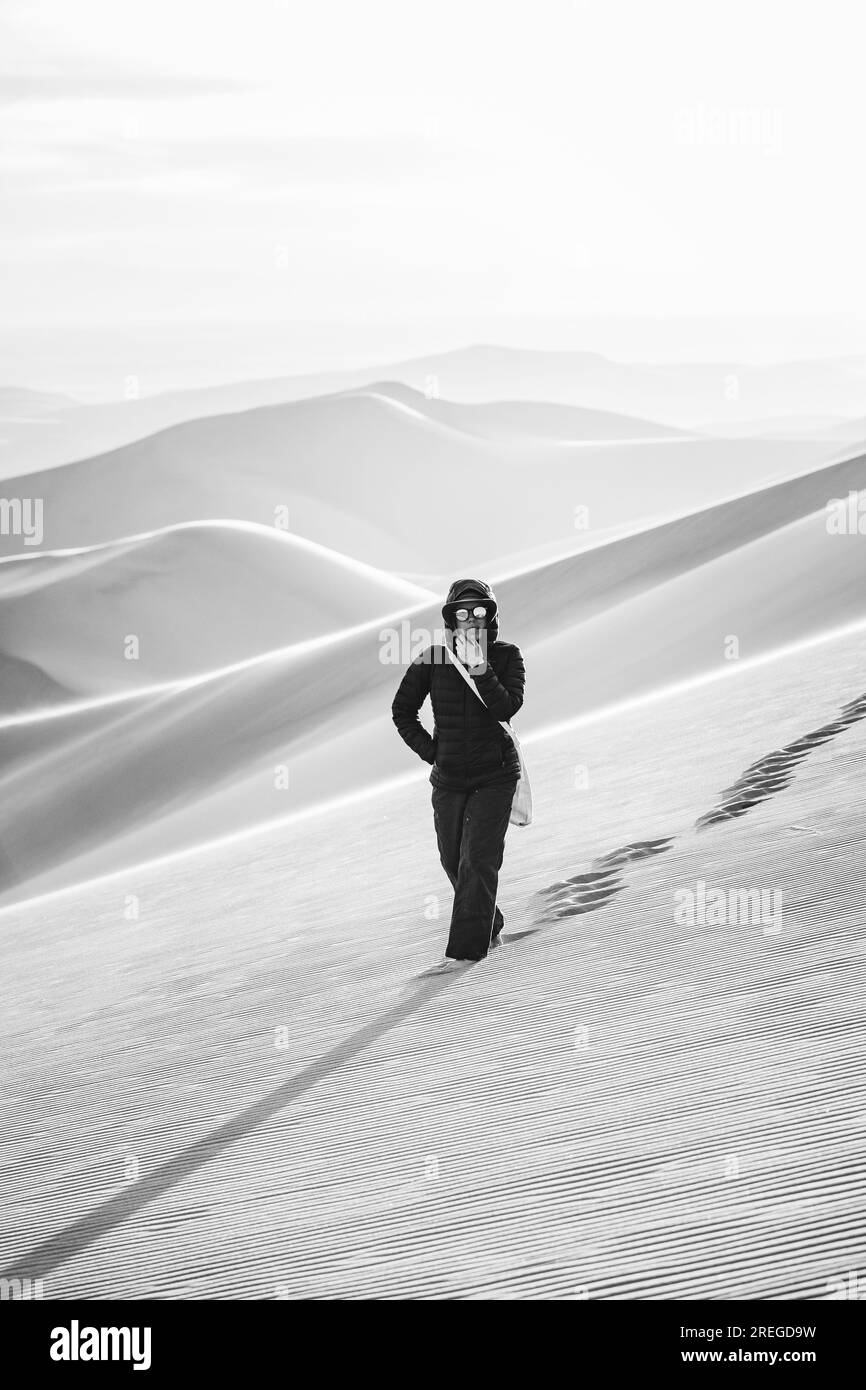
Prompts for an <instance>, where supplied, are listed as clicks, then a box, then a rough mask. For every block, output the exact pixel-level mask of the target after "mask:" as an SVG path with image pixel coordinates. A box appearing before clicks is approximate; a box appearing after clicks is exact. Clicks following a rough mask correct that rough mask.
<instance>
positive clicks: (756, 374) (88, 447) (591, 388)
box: [0, 344, 864, 478]
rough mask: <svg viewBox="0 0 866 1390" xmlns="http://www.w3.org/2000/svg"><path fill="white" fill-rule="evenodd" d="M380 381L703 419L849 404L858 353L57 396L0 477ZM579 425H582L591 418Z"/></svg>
mask: <svg viewBox="0 0 866 1390" xmlns="http://www.w3.org/2000/svg"><path fill="white" fill-rule="evenodd" d="M383 381H388V382H401V383H402V384H403V385H404V386H405V387H409V388H412V389H414V390H415V391H416V392H419V393H422V394H423V393H429V392H430V391H431V390H433V391H435V392H436V393H437V394H438V395H439V397H441V398H444V399H446V400H448V401H453V402H464V403H469V402H475V403H483V402H509V401H515V402H520V403H521V405H524V406H525V404H526V403H529V402H536V403H539V404H544V405H550V404H551V403H553V405H554V407H555V406H557V405H558V406H560V407H562V406H574V407H578V408H580V409H581V410H582V411H585V412H588V413H591V412H596V411H600V412H606V413H612V414H614V415H619V416H626V417H635V418H636V419H637V420H639V421H663V422H666V423H667V424H669V425H670V426H671V427H674V426H676V427H679V428H681V429H693V428H697V429H701V428H702V427H703V426H704V425H705V424H706V423H707V422H710V421H716V422H718V421H722V422H723V423H724V422H727V423H728V424H731V423H733V422H736V421H750V420H755V421H758V420H760V419H761V418H762V417H766V416H779V415H790V416H796V415H797V414H799V413H803V414H808V415H812V416H814V415H818V414H820V415H830V414H836V415H839V416H849V415H850V416H854V415H859V414H861V413H862V404H863V383H864V364H863V362H862V361H861V360H860V359H857V358H845V357H840V358H818V359H815V360H813V361H808V360H807V361H794V362H784V363H779V364H774V365H773V366H763V365H758V364H754V363H748V362H746V363H744V362H738V361H720V362H710V363H669V364H665V365H662V366H656V365H648V364H642V363H638V362H619V361H614V360H612V359H610V358H606V357H603V356H601V355H600V354H598V353H593V352H579V351H577V352H546V351H540V350H532V349H515V348H508V347H502V346H497V345H495V344H476V345H474V346H472V347H468V348H461V349H457V350H454V351H450V352H444V353H437V354H431V355H429V356H426V357H420V358H412V359H408V360H405V361H400V362H393V363H384V364H377V365H375V366H371V367H364V368H358V369H356V370H352V371H345V372H325V373H316V374H311V375H300V376H290V377H278V378H270V379H261V380H251V381H241V382H229V383H224V384H220V385H216V386H211V387H206V388H201V389H197V390H188V391H177V392H166V393H163V394H160V395H156V396H146V397H143V398H141V399H132V400H124V401H117V402H105V403H102V404H98V405H76V406H74V407H72V408H63V404H62V401H61V402H60V403H59V404H57V408H56V409H52V411H51V413H50V415H46V416H44V417H43V419H42V420H41V422H40V423H39V424H34V423H33V416H32V412H31V413H30V422H29V423H28V421H27V420H24V421H21V422H19V423H18V424H16V423H14V422H12V423H10V424H9V425H8V428H5V429H3V430H2V431H0V478H5V477H12V476H18V475H20V474H21V473H24V472H28V473H29V472H32V471H35V470H41V469H44V468H47V467H52V466H54V465H56V464H60V463H69V462H72V461H75V460H80V459H83V458H87V457H89V456H90V455H92V454H96V453H104V452H107V451H112V450H116V449H119V448H121V447H122V446H124V445H126V444H130V443H133V442H134V441H137V440H142V439H145V438H146V437H147V436H149V435H152V434H154V433H156V432H158V431H161V430H164V429H167V428H169V427H171V426H173V425H177V424H181V423H184V422H187V421H191V420H196V419H200V418H203V417H209V416H216V415H223V414H226V413H228V412H238V411H248V410H251V409H255V408H257V407H262V406H274V405H284V404H286V403H287V402H290V401H300V400H303V399H307V398H310V397H315V396H324V395H331V394H333V393H335V392H340V391H354V390H357V389H359V388H364V387H369V386H370V385H373V384H375V383H380V382H383ZM523 414H524V416H525V415H526V412H525V410H524V411H523ZM584 424H585V426H586V428H592V426H591V424H590V421H589V419H587V420H585V422H584ZM621 428H623V429H625V428H628V427H627V426H626V425H622V426H621ZM647 432H648V431H646V430H644V433H645V434H646V433H647ZM649 432H652V431H649ZM578 437H583V436H578Z"/></svg>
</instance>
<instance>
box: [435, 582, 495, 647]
mask: <svg viewBox="0 0 866 1390" xmlns="http://www.w3.org/2000/svg"><path fill="white" fill-rule="evenodd" d="M467 599H469V600H472V599H480V600H481V602H482V603H486V604H488V605H490V604H492V605H493V611H492V613H488V617H487V623H486V627H487V631H488V633H489V634H490V640H491V642H495V641H496V639H497V637H498V636H499V605H498V603H497V602H496V595H495V594H494V592H493V590H492V589H491V587H490V585H489V584H485V582H484V580H483V579H455V581H454V583H453V584H452V585H451V588H450V589H449V590H448V597H447V598H446V599H445V602H444V604H443V605H442V621H443V622H444V623H445V626H446V627H447V628H448V629H449V631H451V632H453V631H454V610H455V609H456V608H460V607H462V606H463V603H464V601H465V600H467Z"/></svg>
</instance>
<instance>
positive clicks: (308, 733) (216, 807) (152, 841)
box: [0, 457, 866, 892]
mask: <svg viewBox="0 0 866 1390" xmlns="http://www.w3.org/2000/svg"><path fill="white" fill-rule="evenodd" d="M864 486H866V458H863V457H861V458H858V459H856V460H851V461H848V462H846V463H843V464H840V465H837V466H836V467H834V468H831V469H825V470H819V471H818V472H815V473H811V474H807V475H805V476H803V477H799V478H796V479H793V480H790V481H788V482H785V483H782V484H778V485H777V486H775V487H774V488H771V489H766V490H764V491H762V492H759V493H757V494H752V495H749V496H745V497H742V498H739V499H735V500H732V501H730V502H728V503H725V504H724V505H722V506H718V507H715V508H711V509H707V510H705V511H703V512H700V513H697V514H695V515H693V516H689V517H683V518H680V519H678V520H675V521H672V522H670V523H667V524H666V525H664V526H661V527H657V528H654V529H653V530H651V531H649V532H644V533H640V534H638V535H635V536H631V537H626V538H624V539H622V540H620V541H617V542H614V543H612V544H610V545H609V546H603V547H601V548H599V549H598V550H595V551H590V552H586V553H583V554H579V555H576V556H573V557H570V558H566V559H561V560H558V561H556V562H553V563H552V564H550V565H548V566H543V567H539V569H538V570H535V571H531V572H529V573H528V574H525V575H522V576H519V577H514V578H513V579H511V580H508V579H505V580H503V581H502V582H501V583H500V584H499V586H498V592H499V595H500V600H501V604H502V612H503V636H505V637H508V636H509V635H512V636H513V637H514V639H515V640H517V641H518V642H519V643H520V645H521V647H522V648H523V649H524V651H525V653H526V657H527V665H528V669H529V673H530V675H529V679H530V682H531V683H533V672H537V673H538V675H537V678H536V679H535V681H534V684H533V690H532V699H531V702H530V704H529V705H528V708H527V711H526V716H525V718H521V721H520V728H521V732H529V733H531V732H532V730H533V729H538V728H539V727H541V726H542V725H544V724H547V723H551V722H554V723H555V722H557V721H559V720H563V719H568V718H570V717H573V716H575V715H577V714H580V713H585V712H588V711H589V710H592V709H595V708H599V707H601V706H604V705H607V704H611V703H616V702H617V701H618V700H622V699H624V698H626V697H630V696H633V695H636V694H639V693H640V692H641V691H648V690H652V689H655V688H658V687H660V686H664V685H666V684H668V683H670V682H671V681H672V680H676V679H677V678H685V677H688V676H695V675H700V674H702V673H706V672H709V671H712V670H714V669H715V670H717V669H720V668H723V667H724V665H725V663H726V660H727V655H726V648H725V643H726V640H727V639H728V638H729V637H730V636H732V635H733V636H736V637H737V639H738V641H739V650H740V657H741V659H749V658H752V657H754V656H756V655H760V654H761V653H763V652H766V651H768V650H773V649H774V648H775V647H777V646H778V645H780V644H784V643H785V642H793V641H796V640H801V639H803V638H806V637H809V636H811V635H814V634H815V633H817V632H821V631H823V630H825V629H827V628H828V627H836V626H840V625H842V624H844V623H845V622H850V621H855V620H857V619H859V618H860V617H862V616H863V615H864V614H866V586H864V584H863V561H862V557H861V548H860V546H859V545H858V538H857V537H854V536H843V537H839V536H830V535H828V533H827V530H826V525H825V514H824V510H823V508H824V504H825V502H826V500H827V499H828V497H829V496H837V495H845V493H846V492H847V490H848V489H849V488H854V487H860V488H862V487H864ZM804 555H805V556H806V557H807V559H808V565H804V563H803V557H804ZM437 620H438V601H437V602H436V603H435V604H430V605H425V606H424V607H422V608H419V609H416V610H414V612H413V614H412V621H413V624H414V625H415V626H426V627H430V628H432V627H433V626H434V625H435V622H436V621H437ZM378 637H379V633H378V629H377V627H376V626H373V625H367V626H366V627H364V628H362V629H361V630H360V631H358V632H356V633H354V634H352V635H350V636H347V637H343V638H340V639H338V640H328V639H322V640H320V641H314V642H307V643H304V644H301V645H295V646H293V647H291V648H289V649H288V650H287V651H285V652H276V653H273V654H271V655H270V656H269V657H267V658H266V659H259V660H255V661H252V662H248V663H246V664H244V665H242V666H240V667H239V668H237V669H234V670H230V671H227V672H225V673H223V674H217V675H212V676H210V677H208V678H206V679H203V680H200V681H198V682H196V683H195V684H193V685H189V686H187V687H185V688H178V689H174V690H170V689H169V690H166V691H164V692H163V693H162V694H160V695H159V696H157V697H149V698H145V697H140V698H135V699H131V700H124V701H121V702H119V703H114V704H111V703H109V704H107V705H104V706H102V707H100V709H99V710H97V711H90V712H87V711H84V712H83V713H82V714H80V715H77V716H75V718H74V719H73V720H71V721H70V722H69V724H68V725H67V721H66V718H65V717H63V716H61V717H55V718H53V719H42V720H30V721H28V722H26V723H25V724H21V725H18V726H12V727H9V728H7V729H6V730H5V734H6V738H5V743H6V745H7V748H8V749H9V750H10V752H9V756H10V758H11V759H12V761H10V763H9V765H8V767H7V770H6V771H5V772H4V774H3V775H2V777H0V795H2V803H0V804H2V807H3V810H2V812H0V815H2V830H0V842H2V844H3V847H4V851H5V854H6V858H7V862H9V863H11V864H12V865H14V870H12V871H11V872H14V874H15V876H16V877H17V880H18V888H17V889H16V888H14V887H10V891H11V892H16V891H21V886H22V885H23V884H24V883H25V882H35V881H39V882H45V881H50V882H56V881H59V880H62V879H63V877H64V876H67V877H68V876H69V875H72V876H75V875H77V876H81V874H82V873H84V872H85V871H87V872H90V871H95V866H96V865H98V864H103V865H105V864H108V863H114V864H117V863H123V862H127V863H129V862H135V859H136V857H140V856H141V855H142V853H143V852H144V849H145V847H146V848H147V851H148V853H150V852H157V851H158V849H159V846H160V845H163V846H165V845H166V844H172V845H178V844H182V843H190V842H195V841H196V840H197V839H203V838H207V836H208V835H210V834H214V833H217V832H221V831H227V830H228V829H231V828H233V827H234V828H237V827H239V826H242V825H247V824H250V823H252V822H253V821H255V820H261V819H267V818H269V817H273V816H277V815H281V814H282V815H285V814H288V812H289V811H290V810H292V811H295V810H301V809H302V808H303V807H304V806H310V805H313V804H315V803H316V802H318V801H321V800H323V799H324V798H326V797H327V796H329V795H337V794H340V793H346V792H350V791H352V790H353V789H354V788H357V787H358V786H360V785H364V784H365V783H366V782H367V781H368V780H373V781H377V780H381V779H382V778H385V777H388V776H391V775H399V774H400V773H401V772H405V771H407V770H409V771H411V770H413V767H414V764H413V763H412V761H411V755H409V754H408V752H407V751H406V750H405V749H404V747H403V745H402V743H400V741H399V739H398V738H397V736H396V733H395V732H394V730H393V728H392V726H391V724H390V719H389V705H390V699H391V696H392V694H393V690H394V689H395V688H396V684H397V681H398V679H399V676H400V668H399V667H395V666H394V665H386V664H383V663H382V661H381V660H380V652H381V647H380V644H379V641H378ZM542 673H543V674H542ZM19 739H24V740H26V741H28V743H29V746H30V747H31V748H33V747H35V748H36V749H37V751H35V752H34V753H33V754H32V756H29V757H22V756H21V755H20V753H19V754H17V755H16V753H15V748H16V742H17V741H18V740H19ZM283 765H285V766H287V767H288V769H289V782H288V787H287V788H284V787H283V786H282V785H281V779H280V777H279V775H278V770H279V768H280V767H282V766H283ZM47 787H50V795H49V794H47V791H46V788H47ZM13 808H14V809H13ZM112 840H113V841H114V843H112ZM76 861H77V862H76Z"/></svg>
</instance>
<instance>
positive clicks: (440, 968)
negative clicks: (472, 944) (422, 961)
mask: <svg viewBox="0 0 866 1390" xmlns="http://www.w3.org/2000/svg"><path fill="white" fill-rule="evenodd" d="M476 964H477V962H476V961H474V960H463V959H460V960H458V959H457V958H456V957H454V956H443V957H442V960H440V962H439V964H438V965H434V967H433V969H434V971H435V972H436V974H437V975H444V974H445V973H446V972H447V971H449V970H459V969H460V967H461V966H463V965H476Z"/></svg>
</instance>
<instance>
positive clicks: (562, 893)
mask: <svg viewBox="0 0 866 1390" xmlns="http://www.w3.org/2000/svg"><path fill="white" fill-rule="evenodd" d="M864 718H866V695H859V696H858V697H857V699H856V700H849V702H848V703H847V704H846V705H843V706H842V713H841V715H840V716H839V718H838V719H834V720H833V721H832V722H831V723H829V724H823V725H822V726H821V728H819V729H815V730H813V731H812V733H809V734H804V735H803V737H802V738H798V739H796V740H795V741H794V742H793V743H788V744H786V745H785V747H784V748H776V749H774V750H773V752H772V753H767V754H766V755H765V756H764V757H763V758H759V759H758V760H757V762H754V763H752V764H751V766H749V767H747V768H746V770H745V772H744V773H743V774H742V776H740V777H738V778H737V780H736V782H734V783H733V785H732V786H730V787H725V788H724V790H723V791H722V793H721V796H722V800H721V802H720V803H719V805H718V806H714V807H713V809H712V810H711V811H708V812H707V813H706V815H703V816H701V817H700V818H699V819H698V820H697V821H695V829H696V830H705V829H707V828H708V827H709V826H713V825H720V824H722V823H723V822H725V821H728V820H733V819H734V818H736V817H737V816H743V815H745V814H746V812H747V811H749V810H751V808H752V807H753V806H757V805H759V804H760V802H762V801H766V800H767V799H768V798H769V797H771V796H775V795H776V793H777V792H780V791H783V790H784V788H785V787H787V786H788V785H789V783H790V782H791V781H792V779H793V777H794V774H795V772H796V770H797V767H798V765H799V764H800V763H801V762H802V761H803V759H804V758H808V756H809V754H810V753H812V752H813V751H814V749H816V748H819V747H820V746H821V745H822V744H824V743H828V742H829V741H830V740H831V739H833V738H835V737H836V736H837V735H838V734H841V733H843V732H844V730H845V729H847V728H848V727H849V726H850V725H851V724H855V723H856V722H857V720H858V719H864ZM673 843H674V837H673V836H671V837H668V838H665V839H660V840H635V841H633V843H632V844H629V845H623V846H622V848H621V849H615V850H612V851H611V853H610V854H606V855H604V856H603V857H602V858H601V859H594V860H593V861H592V863H591V864H590V866H589V869H588V871H587V872H585V873H580V874H572V876H571V877H570V878H564V879H560V880H559V881H558V882H557V883H551V884H550V886H549V887H548V888H543V889H542V890H541V892H540V893H539V894H538V895H537V901H538V906H537V910H536V913H535V917H536V921H538V922H540V923H541V922H545V921H555V920H556V919H557V918H559V917H577V916H580V915H581V914H583V913H585V912H595V911H597V910H598V909H599V908H600V907H603V906H604V904H605V903H607V902H609V901H610V899H611V898H614V897H616V895H617V893H621V892H622V890H623V889H624V888H625V887H626V881H625V879H624V878H623V876H622V872H621V871H622V870H623V869H624V868H625V867H626V866H627V865H629V864H634V863H637V862H638V861H640V860H641V859H648V858H650V857H651V856H653V855H656V854H664V852H665V851H666V850H668V849H670V847H671V845H672V844H673ZM537 930H538V928H537V927H535V928H532V929H531V930H529V931H524V932H520V933H519V934H515V936H514V937H512V939H513V940H514V939H516V938H517V935H519V936H532V935H533V934H534V932H535V931H537Z"/></svg>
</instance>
